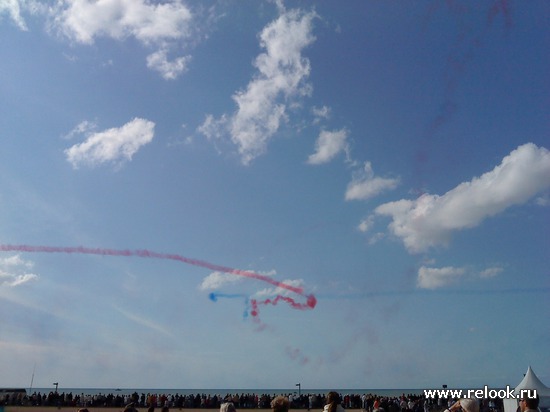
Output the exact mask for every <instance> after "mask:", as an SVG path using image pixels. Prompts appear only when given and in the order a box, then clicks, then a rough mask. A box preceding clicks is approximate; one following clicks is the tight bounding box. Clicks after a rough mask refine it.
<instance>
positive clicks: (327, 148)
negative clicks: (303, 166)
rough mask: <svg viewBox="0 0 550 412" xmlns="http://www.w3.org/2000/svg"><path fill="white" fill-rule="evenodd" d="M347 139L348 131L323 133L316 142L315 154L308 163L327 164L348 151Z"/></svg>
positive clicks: (324, 131)
mask: <svg viewBox="0 0 550 412" xmlns="http://www.w3.org/2000/svg"><path fill="white" fill-rule="evenodd" d="M347 137H348V132H347V130H346V129H341V130H334V131H327V130H323V131H321V133H320V134H319V137H318V138H317V141H316V142H315V153H313V154H312V155H310V156H309V158H308V160H307V162H308V163H309V164H311V165H319V164H323V163H327V162H330V161H331V160H332V159H333V158H334V157H335V156H336V155H338V154H339V153H340V152H343V151H348V149H349V148H348V145H347V142H346V139H347Z"/></svg>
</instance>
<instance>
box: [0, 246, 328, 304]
mask: <svg viewBox="0 0 550 412" xmlns="http://www.w3.org/2000/svg"><path fill="white" fill-rule="evenodd" d="M0 251H2V252H29V253H69V254H84V255H101V256H128V257H141V258H151V259H165V260H175V261H178V262H182V263H186V264H188V265H193V266H199V267H203V268H206V269H210V270H214V271H218V272H223V273H230V274H233V275H238V276H243V277H246V278H250V279H256V280H260V281H262V282H266V283H269V284H271V285H274V286H276V287H279V288H282V289H285V290H288V291H290V292H294V293H296V294H298V295H301V296H304V297H306V298H307V303H305V304H301V303H296V302H295V301H294V300H293V299H291V298H287V297H282V296H281V297H277V298H276V299H275V302H274V303H273V304H276V303H277V301H278V300H279V298H280V299H283V300H284V301H286V302H287V303H289V304H290V305H291V306H292V307H293V308H295V309H308V308H309V309H313V308H314V307H315V305H316V304H317V299H316V298H315V296H313V295H311V294H310V295H306V294H305V293H304V290H303V288H300V287H296V286H292V285H288V284H286V283H283V282H278V281H276V280H274V279H272V278H270V277H269V276H265V275H260V274H259V273H255V272H250V271H246V270H241V269H234V268H230V267H227V266H222V265H217V264H214V263H210V262H206V261H204V260H198V259H192V258H188V257H185V256H181V255H177V254H170V253H158V252H152V251H150V250H146V249H139V250H128V249H124V250H120V249H103V248H89V247H84V246H76V247H75V246H69V247H57V246H32V245H7V244H6V245H4V244H0ZM268 301H269V299H268Z"/></svg>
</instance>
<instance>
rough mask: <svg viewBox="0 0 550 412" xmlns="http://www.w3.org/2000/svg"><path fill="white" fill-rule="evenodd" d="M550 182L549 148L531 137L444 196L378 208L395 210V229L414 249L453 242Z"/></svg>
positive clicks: (389, 212)
mask: <svg viewBox="0 0 550 412" xmlns="http://www.w3.org/2000/svg"><path fill="white" fill-rule="evenodd" d="M549 187H550V152H549V151H548V150H547V149H546V148H544V147H537V146H536V145H534V144H533V143H527V144H525V145H522V146H519V147H518V148H517V149H515V150H513V151H512V152H511V153H510V154H509V155H508V156H506V157H504V158H503V159H502V162H501V164H500V165H498V166H496V167H495V168H494V169H493V170H492V171H490V172H487V173H485V174H483V175H482V176H481V177H476V178H474V179H472V180H471V181H469V182H464V183H461V184H460V185H458V186H457V187H455V188H454V189H452V190H450V191H449V192H447V193H445V194H444V195H442V196H439V195H430V194H425V195H422V196H420V197H419V198H418V199H416V200H406V199H402V200H398V201H395V202H389V203H385V204H383V205H380V206H378V207H377V208H376V210H375V213H376V214H378V215H382V216H390V217H391V218H392V222H391V223H390V225H389V229H390V231H391V232H392V233H393V234H394V235H396V236H397V237H399V238H400V239H402V241H403V243H404V245H405V247H406V248H407V250H408V251H409V252H410V253H421V252H425V251H426V250H428V249H430V248H432V247H435V246H439V245H446V244H448V242H449V240H450V237H451V234H452V232H453V231H456V230H461V229H466V228H473V227H476V226H478V225H479V224H480V223H481V222H482V221H483V220H485V219H486V218H488V217H491V216H494V215H497V214H498V213H500V212H502V211H503V210H505V209H507V208H509V207H510V206H513V205H519V204H523V203H525V202H527V201H528V200H529V199H531V198H532V197H534V196H535V195H537V194H538V193H539V192H541V191H544V190H546V189H548V188H549Z"/></svg>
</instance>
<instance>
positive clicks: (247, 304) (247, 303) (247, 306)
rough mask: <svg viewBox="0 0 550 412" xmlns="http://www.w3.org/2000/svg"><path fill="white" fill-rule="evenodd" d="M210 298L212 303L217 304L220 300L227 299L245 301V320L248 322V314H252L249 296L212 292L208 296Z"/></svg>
mask: <svg viewBox="0 0 550 412" xmlns="http://www.w3.org/2000/svg"><path fill="white" fill-rule="evenodd" d="M208 298H209V299H210V300H211V301H212V302H217V301H218V298H227V299H244V305H245V307H244V312H243V320H246V318H248V314H249V312H250V301H249V298H248V296H247V295H244V294H242V293H215V292H211V293H210V294H209V295H208Z"/></svg>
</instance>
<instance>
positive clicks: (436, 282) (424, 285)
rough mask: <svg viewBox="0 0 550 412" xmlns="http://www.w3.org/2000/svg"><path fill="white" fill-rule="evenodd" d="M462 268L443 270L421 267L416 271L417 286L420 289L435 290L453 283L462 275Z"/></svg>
mask: <svg viewBox="0 0 550 412" xmlns="http://www.w3.org/2000/svg"><path fill="white" fill-rule="evenodd" d="M465 272H466V271H465V269H464V268H455V267H451V266H447V267H443V268H429V267H426V266H422V267H421V268H420V269H419V270H418V278H417V286H418V287H419V288H421V289H436V288H440V287H443V286H447V285H449V284H450V283H453V282H455V281H456V280H457V279H458V278H460V277H461V276H463V275H464V273H465Z"/></svg>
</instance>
